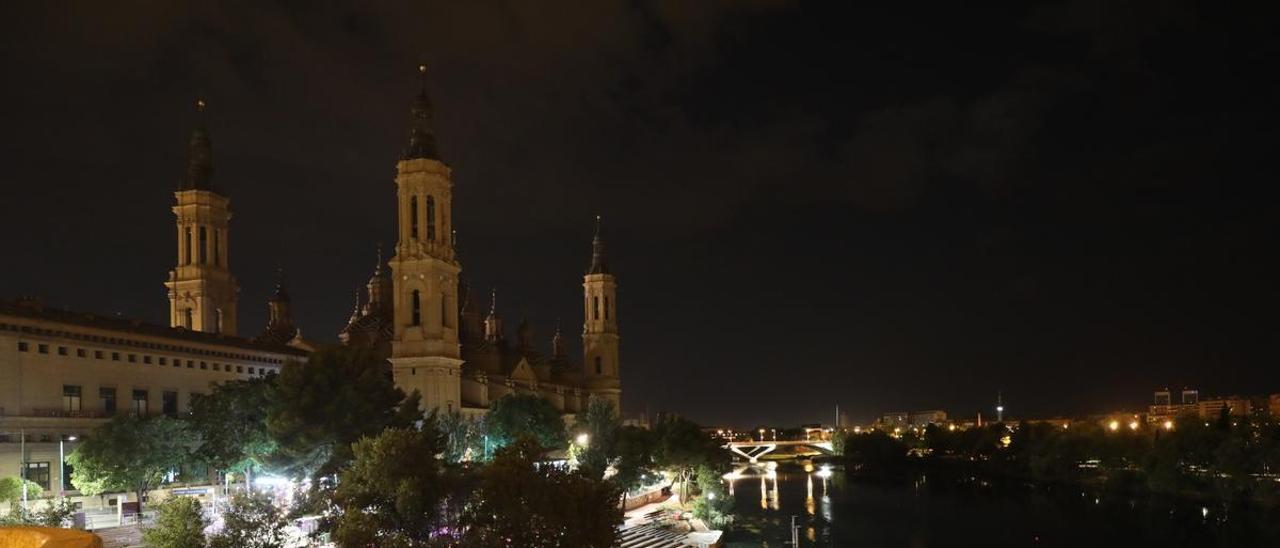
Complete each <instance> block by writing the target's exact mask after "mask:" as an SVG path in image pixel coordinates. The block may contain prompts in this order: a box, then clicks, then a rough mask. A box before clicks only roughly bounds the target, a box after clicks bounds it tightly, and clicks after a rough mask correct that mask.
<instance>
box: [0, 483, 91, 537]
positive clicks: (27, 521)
mask: <svg viewBox="0 0 1280 548" xmlns="http://www.w3.org/2000/svg"><path fill="white" fill-rule="evenodd" d="M19 489H21V487H19ZM30 496H31V492H30V491H27V497H28V498H29V497H30ZM16 500H22V492H21V491H19V492H18V498H17V499H16ZM75 513H76V507H75V505H74V504H72V503H71V501H70V500H67V499H66V498H58V499H54V500H50V501H47V502H45V503H44V504H41V505H40V509H39V510H36V511H35V512H32V511H31V510H30V509H28V508H27V507H25V506H16V507H13V508H12V509H11V511H10V512H9V514H8V515H6V516H3V517H0V527H7V526H17V525H28V526H30V525H34V526H39V527H66V526H67V524H68V522H70V521H71V516H73V515H74V514H75Z"/></svg>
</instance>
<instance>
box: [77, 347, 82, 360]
mask: <svg viewBox="0 0 1280 548" xmlns="http://www.w3.org/2000/svg"><path fill="white" fill-rule="evenodd" d="M76 357H77V358H83V357H84V349H83V348H77V349H76Z"/></svg>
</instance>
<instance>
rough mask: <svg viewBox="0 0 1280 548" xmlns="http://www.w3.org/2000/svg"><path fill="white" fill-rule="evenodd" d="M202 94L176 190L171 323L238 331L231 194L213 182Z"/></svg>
mask: <svg viewBox="0 0 1280 548" xmlns="http://www.w3.org/2000/svg"><path fill="white" fill-rule="evenodd" d="M204 107H205V103H204V101H203V100H197V101H196V110H197V111H198V115H199V118H198V120H197V122H196V127H195V130H194V131H192V133H191V143H190V145H189V150H188V158H187V174H186V177H185V178H183V179H182V180H181V181H180V182H179V184H178V190H177V192H175V193H174V197H175V198H176V202H177V204H176V205H174V206H173V214H174V216H175V217H176V218H177V228H178V260H177V265H176V266H174V268H173V270H170V271H169V280H168V281H167V282H165V284H164V285H165V287H167V288H168V289H169V325H170V326H172V327H183V328H186V329H190V330H193V331H204V332H208V333H225V334H227V335H235V334H236V294H237V293H238V292H239V286H238V285H237V284H236V280H235V278H234V277H232V276H231V271H230V269H229V267H228V266H227V259H228V254H227V249H228V248H227V239H228V234H227V225H228V223H229V222H230V220H231V211H230V210H229V209H228V206H229V205H230V200H229V199H228V198H227V197H226V196H225V195H223V194H221V193H220V192H218V191H217V190H216V189H215V188H214V187H213V147H212V145H211V144H210V142H209V132H208V130H207V129H206V128H205V122H204Z"/></svg>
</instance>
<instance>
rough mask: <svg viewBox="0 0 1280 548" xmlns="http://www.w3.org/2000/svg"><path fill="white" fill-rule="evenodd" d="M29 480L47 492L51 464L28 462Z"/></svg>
mask: <svg viewBox="0 0 1280 548" xmlns="http://www.w3.org/2000/svg"><path fill="white" fill-rule="evenodd" d="M27 479H28V480H30V481H31V482H33V483H35V484H37V485H39V486H40V488H41V489H44V490H45V491H48V490H49V463H48V462H47V461H46V462H28V463H27Z"/></svg>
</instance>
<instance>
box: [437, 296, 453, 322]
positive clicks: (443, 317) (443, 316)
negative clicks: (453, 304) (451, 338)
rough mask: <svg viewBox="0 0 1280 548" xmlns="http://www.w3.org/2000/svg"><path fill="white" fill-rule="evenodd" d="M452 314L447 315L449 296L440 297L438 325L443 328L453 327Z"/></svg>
mask: <svg viewBox="0 0 1280 548" xmlns="http://www.w3.org/2000/svg"><path fill="white" fill-rule="evenodd" d="M451 316H452V314H450V313H449V296H448V295H442V296H441V297H440V325H442V326H444V327H453V319H452V318H451Z"/></svg>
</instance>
